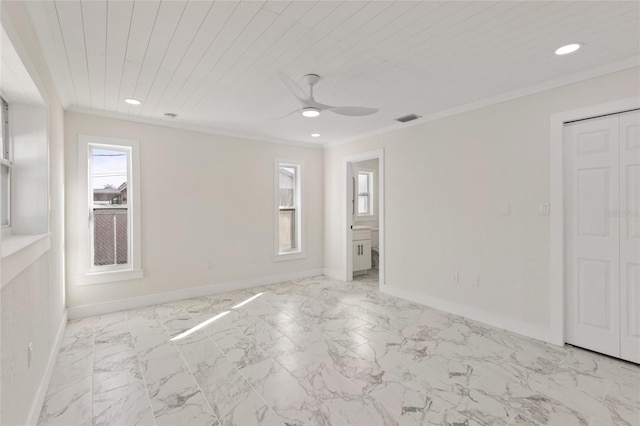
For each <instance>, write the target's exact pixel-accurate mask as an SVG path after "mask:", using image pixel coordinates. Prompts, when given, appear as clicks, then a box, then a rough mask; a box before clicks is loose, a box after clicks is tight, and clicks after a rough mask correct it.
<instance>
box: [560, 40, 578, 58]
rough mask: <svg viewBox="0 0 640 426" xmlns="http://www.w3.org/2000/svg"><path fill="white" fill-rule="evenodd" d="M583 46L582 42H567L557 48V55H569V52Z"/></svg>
mask: <svg viewBox="0 0 640 426" xmlns="http://www.w3.org/2000/svg"><path fill="white" fill-rule="evenodd" d="M581 47H582V43H571V44H566V45H564V46H562V47H559V48H557V49H556V55H568V54H569V53H573V52H575V51H576V50H578V49H580V48H581Z"/></svg>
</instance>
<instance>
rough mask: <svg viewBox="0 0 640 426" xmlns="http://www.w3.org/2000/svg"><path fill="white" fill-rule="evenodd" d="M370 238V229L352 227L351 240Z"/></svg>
mask: <svg viewBox="0 0 640 426" xmlns="http://www.w3.org/2000/svg"><path fill="white" fill-rule="evenodd" d="M370 239H371V229H354V230H353V241H359V240H370Z"/></svg>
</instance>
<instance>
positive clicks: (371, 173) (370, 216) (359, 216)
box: [354, 167, 378, 221]
mask: <svg viewBox="0 0 640 426" xmlns="http://www.w3.org/2000/svg"><path fill="white" fill-rule="evenodd" d="M354 171H355V180H356V188H355V189H356V193H355V194H354V198H355V203H356V208H355V215H354V219H355V220H356V221H365V220H366V221H370V220H375V219H376V217H377V216H378V212H377V211H376V200H375V181H376V171H375V170H374V169H369V168H365V167H356V168H355V170H354ZM360 174H366V175H367V181H368V186H369V188H368V189H369V190H368V191H367V193H366V194H367V195H368V197H369V213H360V194H361V191H360Z"/></svg>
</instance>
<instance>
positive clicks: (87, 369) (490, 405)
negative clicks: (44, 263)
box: [39, 275, 640, 426]
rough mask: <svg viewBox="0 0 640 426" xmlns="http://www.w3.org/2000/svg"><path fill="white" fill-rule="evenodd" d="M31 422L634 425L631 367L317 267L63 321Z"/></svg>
mask: <svg viewBox="0 0 640 426" xmlns="http://www.w3.org/2000/svg"><path fill="white" fill-rule="evenodd" d="M256 295H259V296H257V297H255V296H256ZM251 298H253V299H251ZM249 299H251V300H250V301H248V302H247V303H245V304H242V302H244V301H247V300H249ZM199 324H200V325H202V324H204V326H201V327H200V328H198V325H199ZM188 331H191V334H188V335H185V334H187V333H185V332H188ZM39 423H40V424H41V425H89V424H93V425H219V424H224V425H367V426H370V425H398V424H402V425H431V424H433V425H465V426H471V425H563V426H564V425H640V367H639V366H638V365H635V364H630V363H625V362H622V361H617V360H614V359H611V358H608V357H605V356H600V355H597V354H594V353H591V352H588V351H584V350H581V349H577V348H573V347H570V346H567V347H564V348H561V347H556V346H552V345H549V344H545V343H541V342H539V341H535V340H532V339H529V338H525V337H522V336H519V335H515V334H512V333H509V332H506V331H503V330H500V329H496V328H492V327H489V326H486V325H482V324H480V323H476V322H474V321H470V320H467V319H464V318H461V317H458V316H454V315H450V314H447V313H443V312H441V311H437V310H434V309H430V308H427V307H424V306H421V305H417V304H415V303H411V302H408V301H405V300H401V299H397V298H394V297H391V296H386V295H384V294H380V293H379V292H378V291H377V277H376V276H375V275H374V276H363V277H359V278H357V279H356V280H355V281H353V282H351V283H344V282H338V281H333V280H331V279H329V278H326V277H322V276H321V277H314V278H309V279H304V280H299V281H292V282H286V283H282V284H278V285H273V286H266V287H260V288H254V289H250V290H242V291H236V292H232V293H225V294H218V295H212V296H208V297H200V298H196V299H190V300H185V301H180V302H175V303H167V304H164V305H158V306H152V307H146V308H141V309H134V310H130V311H126V312H118V313H114V314H109V315H103V316H98V317H91V318H84V319H81V320H75V321H70V322H69V324H68V327H67V331H66V335H65V337H64V342H63V344H62V349H61V352H60V355H59V359H58V363H57V366H56V368H55V372H54V375H53V378H52V380H51V385H50V388H49V390H48V393H47V396H46V400H45V404H44V408H43V410H42V413H41V415H40V421H39Z"/></svg>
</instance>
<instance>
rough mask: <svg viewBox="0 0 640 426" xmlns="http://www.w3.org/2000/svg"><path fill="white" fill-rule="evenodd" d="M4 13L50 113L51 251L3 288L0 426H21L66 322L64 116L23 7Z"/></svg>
mask: <svg viewBox="0 0 640 426" xmlns="http://www.w3.org/2000/svg"><path fill="white" fill-rule="evenodd" d="M0 8H1V10H0V18H1V21H2V27H3V28H4V29H5V31H6V33H7V34H8V36H9V38H10V39H11V42H12V44H13V45H14V47H15V49H16V51H17V52H18V54H19V56H20V58H21V59H22V61H23V63H24V65H25V67H26V69H27V70H28V72H29V74H30V75H31V77H32V79H33V81H34V82H35V83H36V86H37V87H38V89H39V90H40V92H41V94H42V96H43V98H44V99H45V104H46V109H47V115H46V121H47V132H46V135H44V137H45V138H46V140H47V142H48V146H47V148H48V152H49V159H48V161H49V168H48V182H49V194H48V204H47V208H48V209H49V217H48V231H49V232H50V238H51V248H50V249H49V250H48V251H47V252H46V253H44V254H43V255H42V256H40V257H39V258H38V259H37V260H35V262H34V263H33V264H31V265H30V266H29V267H27V269H25V270H24V271H23V272H22V273H21V274H19V275H18V276H16V277H15V278H14V279H13V280H12V281H10V282H9V283H7V284H6V285H5V286H4V287H2V290H1V293H0V299H1V300H0V302H1V308H0V309H1V311H0V321H1V332H0V333H1V334H0V343H1V349H0V350H1V359H2V366H1V373H0V388H1V390H2V393H1V394H0V407H1V411H0V424H3V425H23V424H27V423H28V422H30V421H31V422H35V421H37V415H38V414H39V412H38V410H39V408H40V407H39V403H41V402H42V401H41V400H40V401H39V400H38V398H39V397H40V396H44V395H43V393H42V392H43V391H46V386H47V385H48V383H47V379H46V372H47V368H48V367H49V366H50V361H51V360H53V361H54V362H55V359H56V358H55V356H56V354H55V343H56V338H57V333H58V331H59V329H60V326H61V324H62V323H63V321H64V318H65V305H64V260H63V259H64V223H63V217H64V181H63V179H62V177H63V174H64V155H63V149H64V144H63V111H62V106H61V105H60V102H59V101H58V98H57V93H56V90H55V87H54V85H53V82H52V80H51V77H50V75H49V72H48V68H47V66H46V64H45V61H44V58H43V56H42V51H41V49H40V45H39V43H38V41H37V36H36V34H35V31H34V28H33V26H32V24H31V20H30V18H29V15H28V13H27V11H26V9H25V5H24V3H23V2H18V1H2V2H0ZM38 210H41V207H38ZM39 214H40V213H39ZM41 228H42V226H41V225H38V232H39V231H43V232H46V231H47V229H41ZM45 228H46V226H45ZM31 342H32V343H33V355H32V363H31V367H30V368H29V367H28V366H27V360H26V354H27V345H28V344H29V343H31ZM30 414H31V415H32V416H36V417H35V419H34V418H30V417H29V416H30Z"/></svg>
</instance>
